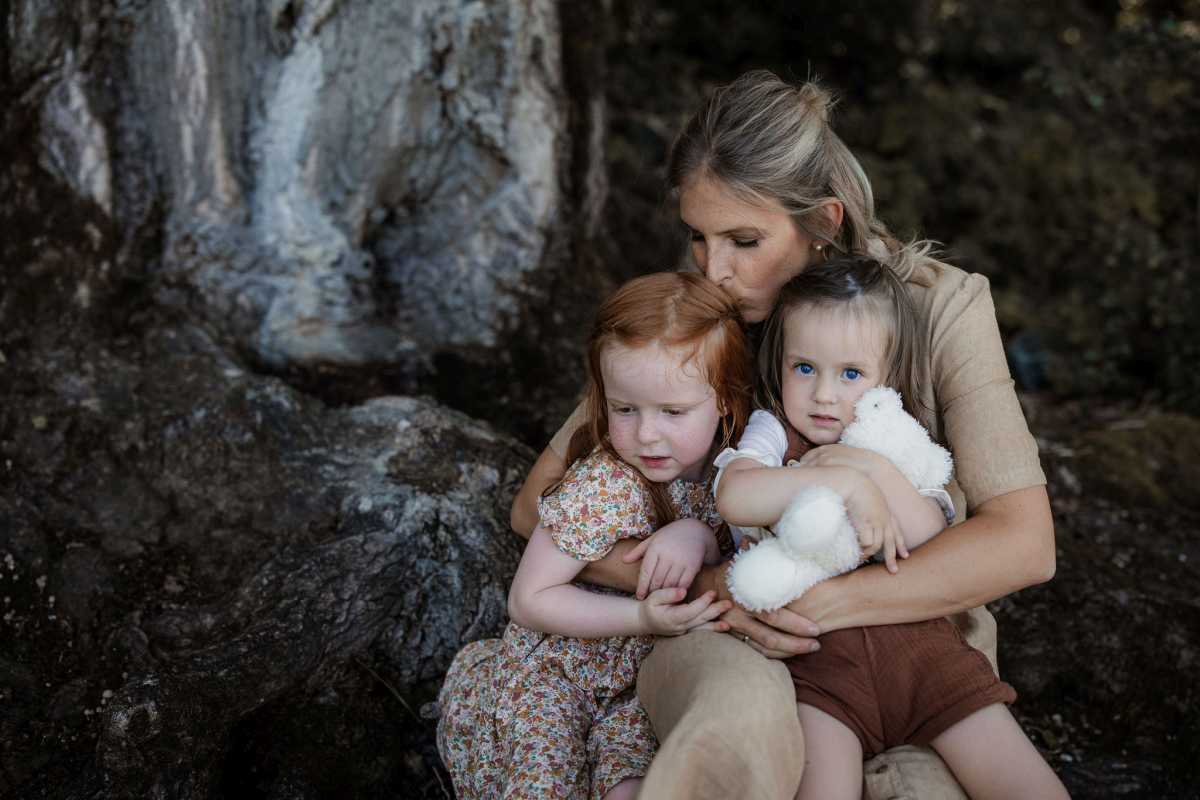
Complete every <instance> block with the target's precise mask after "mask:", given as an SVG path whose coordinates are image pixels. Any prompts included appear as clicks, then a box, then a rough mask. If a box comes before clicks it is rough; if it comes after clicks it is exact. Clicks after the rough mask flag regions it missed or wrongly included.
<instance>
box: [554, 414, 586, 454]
mask: <svg viewBox="0 0 1200 800" xmlns="http://www.w3.org/2000/svg"><path fill="white" fill-rule="evenodd" d="M586 405H587V404H586V402H581V403H580V404H579V405H577V406H575V410H574V411H572V412H571V416H569V417H567V421H566V422H564V423H563V424H562V427H561V428H559V429H558V432H557V433H555V434H554V437H553V438H552V439H551V440H550V445H549V446H550V449H551V450H553V451H554V454H555V455H556V456H558V457H559V458H561V459H563V460H564V461H565V460H566V458H567V450H568V449H569V448H570V446H571V437H572V436H574V435H575V431H577V430H579V429H580V428H581V427H582V426H583V422H584V420H585V419H586V418H587V414H586V412H585V406H586Z"/></svg>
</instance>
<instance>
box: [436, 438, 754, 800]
mask: <svg viewBox="0 0 1200 800" xmlns="http://www.w3.org/2000/svg"><path fill="white" fill-rule="evenodd" d="M668 493H669V495H670V497H671V502H672V505H673V506H674V507H675V509H676V512H677V513H678V515H679V517H680V518H684V517H690V518H694V519H700V520H702V521H704V522H705V523H707V524H709V525H711V526H712V527H713V528H719V527H720V518H719V517H718V516H717V513H716V506H715V501H714V500H713V497H712V493H711V492H710V491H709V489H708V486H707V485H705V484H698V483H690V482H687V481H682V480H677V481H675V482H673V483H671V484H670V486H669V487H668ZM651 508H652V506H651V501H650V497H649V495H648V493H647V492H646V490H645V488H644V486H643V484H642V481H641V479H640V476H638V475H637V474H636V473H635V472H634V469H633V468H632V467H630V466H628V465H627V464H625V463H623V462H621V461H619V460H617V459H615V458H613V457H612V456H611V455H609V454H608V453H607V452H605V451H604V450H602V449H599V448H598V449H597V450H595V451H594V452H593V453H592V454H591V455H590V456H588V457H587V458H584V459H580V460H579V461H577V462H576V463H575V464H574V465H572V466H571V468H570V469H568V470H567V474H566V475H565V476H564V478H563V482H562V484H561V486H560V487H559V490H558V491H557V492H556V493H555V494H553V495H551V496H549V497H544V498H542V499H541V501H540V502H539V512H540V515H541V522H542V525H543V527H545V528H546V529H547V530H549V531H550V532H551V534H552V536H553V538H554V541H555V543H556V544H557V545H558V547H559V548H560V549H561V550H562V551H563V552H564V553H567V554H568V555H571V556H573V557H575V558H578V559H580V560H582V561H596V560H599V559H601V558H603V557H604V556H605V555H606V554H607V553H608V552H609V551H610V550H611V549H612V547H613V545H615V544H616V542H617V541H618V540H620V539H627V538H639V539H642V538H645V537H647V536H649V535H650V534H651V533H653V532H654V528H653V527H652V524H651V518H652V513H651ZM721 530H722V531H724V529H723V528H721ZM725 535H726V537H727V534H725ZM722 545H729V546H731V545H732V540H728V541H727V542H722ZM722 549H725V547H724V546H723V547H722ZM579 585H581V586H583V587H584V588H587V589H589V590H592V591H599V592H610V591H612V590H607V589H601V588H599V587H594V586H588V585H586V584H579ZM653 644H654V637H652V636H626V637H612V638H607V639H576V638H572V637H567V636H557V635H553V634H545V633H539V632H537V631H532V630H529V629H528V628H523V627H521V626H520V625H517V624H515V623H509V625H508V627H507V629H506V630H505V631H504V636H503V638H501V639H485V640H483V641H478V642H473V643H471V644H469V645H467V646H466V647H464V648H463V649H462V650H461V651H459V653H458V655H456V656H455V657H454V662H453V663H452V664H451V665H450V670H449V672H448V673H447V674H446V680H445V683H444V684H443V685H442V691H441V694H440V695H439V698H438V701H439V706H440V708H441V719H440V720H439V722H438V750H439V752H440V753H441V755H442V760H443V761H444V762H445V763H446V766H447V768H448V769H449V770H450V774H451V776H452V777H453V779H454V788H455V791H456V792H457V794H458V797H459V798H460V800H475V799H476V798H481V799H485V800H490V799H491V798H511V797H539V798H540V797H553V798H571V800H583V799H584V798H593V799H594V800H599V798H602V797H604V795H605V794H607V793H608V792H609V791H610V790H611V789H612V788H613V787H614V786H616V785H617V784H618V783H620V782H621V781H622V780H625V779H627V778H635V777H640V776H642V775H645V774H646V770H647V769H648V768H649V766H650V759H651V758H652V757H653V755H654V751H655V749H656V748H657V747H658V741H657V740H656V739H655V737H654V732H653V730H652V729H651V727H650V721H649V719H648V718H647V717H646V712H645V711H644V710H643V709H642V707H641V704H640V703H639V702H638V699H637V695H636V693H635V692H634V682H635V681H636V680H637V671H638V667H639V666H640V665H641V662H642V659H643V658H644V657H645V656H646V654H647V653H649V652H650V648H651V647H652V646H653Z"/></svg>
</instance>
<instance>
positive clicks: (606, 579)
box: [509, 447, 641, 594]
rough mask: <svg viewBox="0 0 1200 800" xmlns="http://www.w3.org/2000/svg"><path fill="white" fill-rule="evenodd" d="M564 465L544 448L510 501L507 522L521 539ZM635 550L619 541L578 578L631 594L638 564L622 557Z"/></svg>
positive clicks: (625, 541)
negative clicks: (627, 561)
mask: <svg viewBox="0 0 1200 800" xmlns="http://www.w3.org/2000/svg"><path fill="white" fill-rule="evenodd" d="M566 469H567V465H566V463H565V462H564V461H563V459H562V457H561V456H559V455H558V453H556V452H554V450H553V449H552V448H549V447H547V448H546V449H545V450H543V451H542V454H541V455H540V456H538V460H537V461H535V462H534V464H533V467H532V468H531V469H530V470H529V476H528V477H526V478H525V483H524V484H523V485H522V486H521V489H520V491H518V492H517V496H516V497H515V498H514V499H513V506H512V512H511V513H510V515H509V522H510V523H511V525H512V529H513V530H514V531H516V532H517V534H519V535H520V536H521V538H523V539H528V538H529V537H530V535H531V534H532V533H533V530H534V528H536V527H537V524H538V505H537V501H538V498H539V497H541V496H542V492H544V491H545V490H546V489H547V488H549V487H550V486H552V485H553V484H554V483H555V481H557V480H558V479H559V478H561V477H562V476H563V473H564V472H566ZM636 546H637V542H635V541H633V540H630V539H622V540H621V541H619V542H617V543H616V545H614V546H613V549H612V550H611V551H610V552H609V553H608V555H606V556H605V557H604V558H602V559H600V560H599V561H592V562H590V563H588V565H587V566H586V567H584V569H583V571H582V572H581V573H580V574H579V577H580V578H581V579H582V580H585V581H587V582H588V583H593V584H596V585H598V586H607V587H609V588H610V589H620V590H621V591H624V592H629V593H630V594H632V593H633V592H635V591H636V590H637V586H638V576H639V574H640V572H641V564H640V563H639V562H637V561H634V562H632V563H626V562H625V561H624V556H625V555H626V554H627V553H629V551H631V550H633V548H635V547H636Z"/></svg>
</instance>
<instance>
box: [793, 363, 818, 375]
mask: <svg viewBox="0 0 1200 800" xmlns="http://www.w3.org/2000/svg"><path fill="white" fill-rule="evenodd" d="M792 369H794V370H796V372H798V373H800V374H801V375H812V374H813V365H812V364H806V363H805V362H803V361H801V362H800V363H799V364H797V365H796V366H794V367H792Z"/></svg>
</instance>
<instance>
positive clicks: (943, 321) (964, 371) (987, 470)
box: [913, 265, 1046, 510]
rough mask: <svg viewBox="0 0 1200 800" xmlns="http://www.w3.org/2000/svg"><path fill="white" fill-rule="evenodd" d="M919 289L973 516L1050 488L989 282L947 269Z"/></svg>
mask: <svg viewBox="0 0 1200 800" xmlns="http://www.w3.org/2000/svg"><path fill="white" fill-rule="evenodd" d="M934 271H935V272H936V273H937V274H936V278H935V280H934V281H933V283H932V285H931V286H930V287H928V288H927V289H922V288H920V287H914V289H913V294H914V300H916V301H917V303H918V305H920V306H922V311H923V313H924V314H925V316H926V322H927V325H928V330H929V334H930V352H931V361H932V364H931V367H932V368H931V371H930V375H931V378H932V383H933V395H934V397H933V398H931V399H932V400H933V401H934V403H935V405H934V406H933V407H934V408H936V409H937V411H938V427H939V428H940V430H941V433H942V435H943V436H944V438H945V441H946V443H947V444H948V445H949V447H950V450H951V452H953V453H954V464H955V478H956V480H957V482H958V485H959V487H960V488H961V489H962V492H963V495H964V498H965V500H966V504H967V509H968V510H974V509H975V508H977V507H978V506H979V505H980V504H982V503H984V502H986V501H988V500H990V499H992V498H993V497H999V496H1000V495H1002V494H1007V493H1009V492H1013V491H1016V490H1018V489H1025V488H1028V487H1030V486H1038V485H1041V484H1044V483H1045V482H1046V477H1045V474H1044V473H1043V472H1042V467H1041V463H1040V462H1039V461H1038V451H1037V443H1036V442H1035V441H1034V438H1033V436H1032V435H1030V433H1029V426H1028V425H1027V424H1026V422H1025V415H1024V414H1023V413H1022V411H1021V406H1020V403H1019V402H1018V400H1017V394H1016V390H1015V389H1014V386H1013V381H1012V377H1011V376H1010V375H1009V371H1008V362H1007V361H1006V360H1005V357H1004V346H1003V344H1002V342H1001V340H1000V330H999V326H998V325H997V323H996V310H995V307H994V305H993V304H992V295H991V291H990V289H989V286H988V281H987V278H985V277H984V276H982V275H975V274H968V273H966V272H963V271H962V270H959V269H955V268H954V267H949V266H946V265H938V267H936V268H934Z"/></svg>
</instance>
